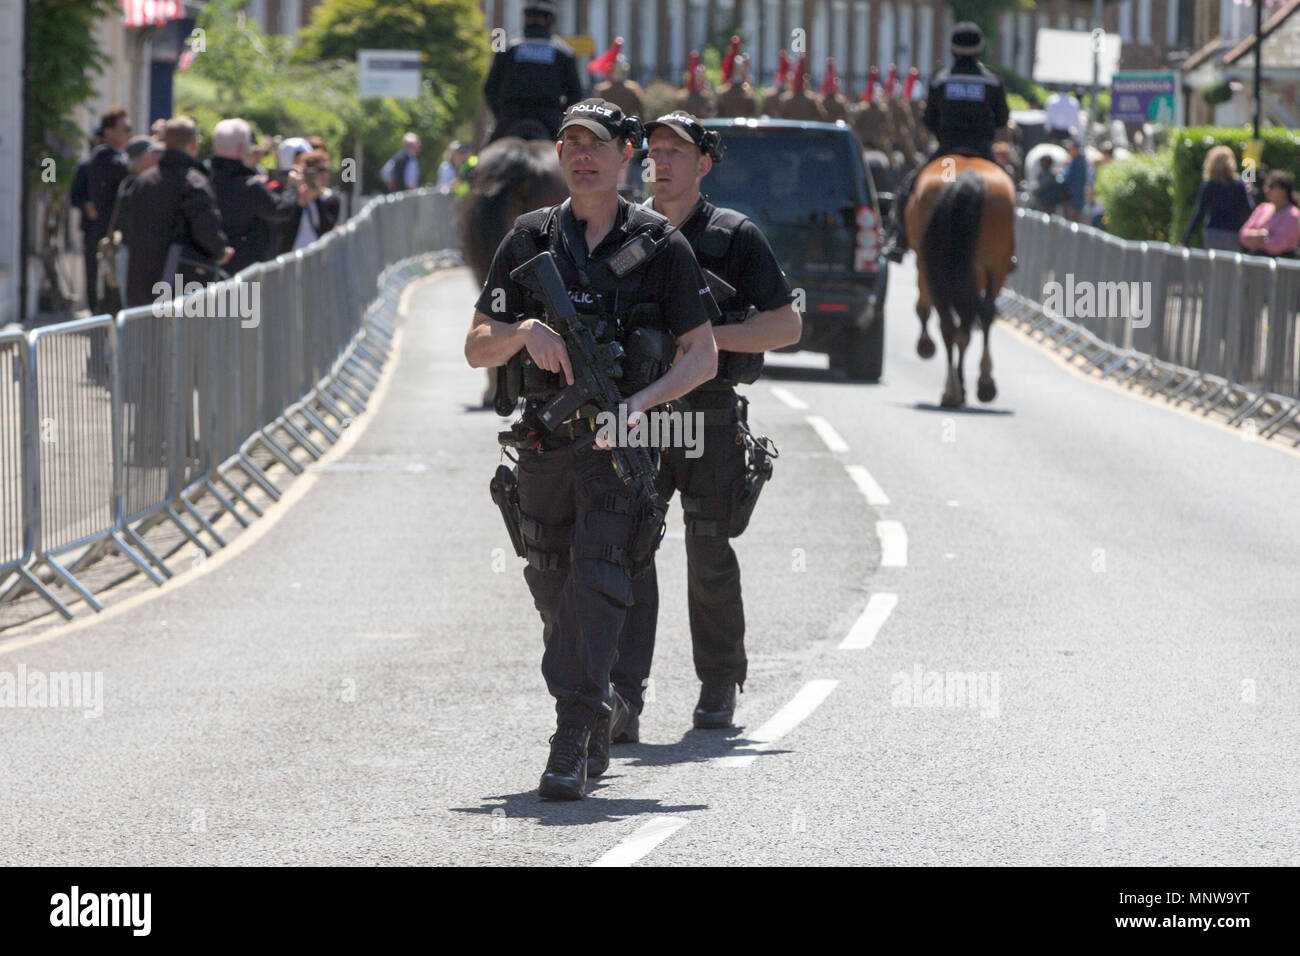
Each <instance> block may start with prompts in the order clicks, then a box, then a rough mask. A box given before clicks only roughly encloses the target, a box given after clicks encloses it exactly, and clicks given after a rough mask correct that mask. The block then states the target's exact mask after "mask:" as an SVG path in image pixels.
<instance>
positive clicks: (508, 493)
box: [489, 465, 526, 558]
mask: <svg viewBox="0 0 1300 956" xmlns="http://www.w3.org/2000/svg"><path fill="white" fill-rule="evenodd" d="M489 488H490V489H491V492H492V500H493V501H495V502H496V505H497V507H498V508H500V509H501V517H502V519H503V520H504V521H505V523H506V532H507V533H508V534H509V535H510V543H511V544H512V545H514V547H515V554H517V555H519V557H521V558H522V557H525V556H526V555H525V552H524V535H523V531H522V530H521V529H520V524H521V522H522V520H523V515H522V514H521V512H520V510H519V482H518V480H517V479H516V478H515V473H514V470H513V469H511V468H508V467H506V466H505V465H498V466H497V472H496V474H495V475H493V476H492V483H491V484H490V485H489Z"/></svg>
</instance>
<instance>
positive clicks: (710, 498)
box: [612, 389, 748, 714]
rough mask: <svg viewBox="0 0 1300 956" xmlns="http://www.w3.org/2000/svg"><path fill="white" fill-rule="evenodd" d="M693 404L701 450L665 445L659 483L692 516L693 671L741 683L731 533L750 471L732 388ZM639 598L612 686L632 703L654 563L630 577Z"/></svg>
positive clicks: (654, 586)
mask: <svg viewBox="0 0 1300 956" xmlns="http://www.w3.org/2000/svg"><path fill="white" fill-rule="evenodd" d="M689 401H690V403H691V406H692V411H700V412H702V413H703V414H704V416H705V418H704V433H703V443H702V445H701V448H700V450H701V452H702V454H701V455H700V456H699V457H698V458H688V457H687V455H686V452H687V451H688V450H689V449H684V448H669V449H667V450H666V451H664V452H663V453H662V464H661V466H660V469H659V491H660V493H661V494H662V495H663V498H664V500H665V501H667V500H668V499H669V498H671V497H672V493H673V492H674V491H680V492H681V496H682V510H683V512H684V515H685V518H686V580H687V585H686V603H687V611H688V613H689V616H690V623H691V645H692V649H693V651H694V657H695V674H696V676H697V677H699V679H700V680H701V681H707V682H719V683H725V682H726V681H733V682H735V683H737V684H743V683H744V681H745V676H746V672H747V666H748V662H747V659H746V657H745V606H744V603H743V601H742V600H741V593H740V562H739V561H738V560H737V558H736V552H735V550H734V549H733V548H732V547H731V540H730V537H729V534H728V530H729V526H730V523H731V513H732V507H733V505H732V502H733V495H734V492H735V486H736V484H737V482H742V481H743V480H744V477H745V449H744V446H743V445H741V444H740V443H739V442H737V440H736V439H737V436H738V429H737V424H736V422H737V413H736V403H737V397H736V393H735V391H734V390H733V389H723V390H716V391H715V390H710V391H705V392H700V393H695V394H692V395H691V396H690V398H689ZM632 594H633V604H632V608H631V610H629V612H628V615H627V623H626V625H625V626H624V628H623V633H622V634H621V635H620V637H619V644H618V660H617V662H616V663H615V665H614V671H613V675H612V677H613V681H614V687H615V689H616V690H617V691H618V692H619V694H620V695H622V696H623V697H624V698H626V699H627V701H628V702H629V703H630V704H631V705H632V709H633V712H634V713H638V714H639V713H640V712H641V709H642V707H643V706H644V691H645V687H646V684H647V682H648V680H649V677H650V665H651V661H652V659H653V657H654V645H655V631H656V628H657V625H658V619H659V585H658V580H657V578H656V575H655V568H654V565H651V567H650V570H648V571H647V572H646V573H645V574H644V575H643V576H642V577H640V578H638V579H637V580H635V581H633V582H632Z"/></svg>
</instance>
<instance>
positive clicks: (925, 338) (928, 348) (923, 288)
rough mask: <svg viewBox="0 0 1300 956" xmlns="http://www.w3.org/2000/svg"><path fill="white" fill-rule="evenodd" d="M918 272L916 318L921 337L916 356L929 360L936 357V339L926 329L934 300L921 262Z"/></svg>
mask: <svg viewBox="0 0 1300 956" xmlns="http://www.w3.org/2000/svg"><path fill="white" fill-rule="evenodd" d="M917 272H918V275H917V279H916V289H917V294H916V317H917V318H918V319H920V320H921V337H920V338H919V339H917V340H916V354H917V355H919V356H921V358H923V359H928V358H933V357H934V339H932V338H930V330H929V329H928V328H927V327H926V323H927V322H928V320H929V318H930V308H931V303H932V300H931V298H930V287H929V284H928V283H927V282H926V281H925V267H924V266H923V265H922V264H921V263H920V262H919V261H918V262H917Z"/></svg>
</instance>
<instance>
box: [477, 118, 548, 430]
mask: <svg viewBox="0 0 1300 956" xmlns="http://www.w3.org/2000/svg"><path fill="white" fill-rule="evenodd" d="M469 187H470V190H469V195H468V196H466V197H465V201H464V203H463V204H462V207H461V215H460V247H461V253H462V254H463V255H464V258H465V262H466V263H467V264H468V265H469V267H470V269H471V270H472V271H473V273H474V281H475V282H477V283H478V285H479V286H482V285H483V283H484V282H486V281H487V274H488V269H489V268H490V267H491V265H492V256H493V254H494V253H495V252H496V251H497V246H499V245H500V244H501V240H502V239H504V238H505V236H506V233H507V232H509V231H510V227H511V225H512V224H513V223H514V221H515V220H516V219H518V218H519V217H520V216H522V215H523V214H524V213H526V212H531V211H532V210H534V209H540V208H541V207H542V206H554V205H555V204H556V203H559V202H563V201H564V199H565V197H566V196H568V195H569V190H568V187H567V186H565V185H564V177H563V176H562V175H561V174H560V163H559V160H558V158H557V157H556V155H555V143H554V142H552V141H551V140H549V139H535V140H522V139H519V138H517V137H514V136H507V137H505V138H503V139H499V140H497V141H496V142H495V143H492V144H491V145H489V146H486V147H484V149H483V151H482V152H481V153H479V155H478V163H477V165H475V166H474V169H473V170H472V171H471V172H470V175H469ZM495 391H496V370H495V369H488V370H487V391H486V392H485V393H484V396H483V404H484V405H489V404H491V402H492V396H493V394H494V393H495Z"/></svg>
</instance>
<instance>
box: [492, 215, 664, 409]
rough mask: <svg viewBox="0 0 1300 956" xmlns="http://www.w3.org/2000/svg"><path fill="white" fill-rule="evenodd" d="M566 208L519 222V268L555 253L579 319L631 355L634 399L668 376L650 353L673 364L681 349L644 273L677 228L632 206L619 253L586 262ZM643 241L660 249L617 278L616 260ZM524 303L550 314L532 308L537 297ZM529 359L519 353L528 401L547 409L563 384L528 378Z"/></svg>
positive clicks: (545, 375)
mask: <svg viewBox="0 0 1300 956" xmlns="http://www.w3.org/2000/svg"><path fill="white" fill-rule="evenodd" d="M566 204H567V200H566V202H565V204H561V205H560V206H554V207H552V208H550V209H538V210H534V211H533V212H530V213H526V214H524V215H523V216H520V217H519V218H518V219H517V220H515V227H514V232H513V234H512V235H511V238H510V243H511V251H512V252H513V253H514V258H515V259H516V261H517V262H519V263H521V264H522V263H523V262H526V261H527V260H528V259H531V258H532V257H533V256H535V255H537V254H538V253H539V252H542V251H549V252H550V253H551V254H552V255H553V256H554V257H555V264H556V267H557V268H558V269H559V271H560V276H561V278H563V280H564V284H565V288H566V289H567V290H568V291H569V298H570V300H571V301H572V302H573V307H574V310H575V311H576V312H577V313H578V316H579V317H580V318H581V319H582V321H583V322H585V323H587V325H588V328H590V329H591V330H592V331H593V332H594V334H595V336H596V338H597V340H598V341H600V342H611V341H617V342H618V343H619V344H620V345H622V346H623V348H624V351H625V352H626V353H627V359H625V361H624V369H623V370H624V372H625V382H624V383H623V390H624V394H625V395H630V394H632V393H633V392H635V391H638V390H639V388H641V387H644V385H646V384H648V381H647V378H648V380H649V381H652V380H653V379H655V378H658V377H659V375H660V374H662V370H656V368H655V364H656V363H655V362H654V361H652V360H651V353H653V354H654V355H662V353H663V352H664V351H666V352H667V359H668V360H671V358H672V354H673V350H674V348H675V343H674V341H673V338H672V335H671V333H670V332H669V331H668V326H667V324H666V323H665V322H664V318H663V315H662V314H661V312H660V307H659V299H660V297H661V295H662V290H660V289H657V288H655V287H653V286H652V285H650V283H649V282H647V280H646V270H645V268H644V267H645V266H646V265H647V264H648V263H649V261H650V260H651V259H652V258H653V257H654V256H655V255H657V254H658V252H659V251H662V249H663V246H664V243H665V240H666V238H667V235H668V233H669V232H670V231H671V230H672V224H671V223H670V222H669V221H668V220H667V219H666V218H665V217H663V216H661V215H659V214H658V213H656V212H654V211H653V210H649V209H643V208H641V207H640V206H637V205H635V204H629V205H628V213H627V215H628V219H627V234H628V238H627V239H626V240H625V241H624V242H623V244H622V245H620V246H619V248H618V249H616V250H615V251H614V252H612V253H610V254H608V255H602V256H601V257H600V258H599V259H597V260H594V261H587V260H586V253H587V248H586V240H585V237H583V236H582V235H581V234H579V233H577V230H571V234H569V235H566V230H565V229H564V221H565V217H564V216H563V215H562V210H563V209H564V206H565V205H566ZM642 236H644V237H646V238H647V239H649V240H650V242H651V243H654V244H655V247H654V251H652V252H650V253H649V254H648V255H647V256H646V257H645V258H644V259H642V260H640V261H636V262H635V264H634V265H633V266H632V268H631V269H630V271H628V272H626V274H624V275H623V276H622V277H619V276H618V275H616V274H615V272H614V271H613V270H612V268H611V263H612V262H614V261H615V260H618V259H619V256H620V254H621V253H624V252H625V250H626V251H628V253H629V254H631V251H632V250H634V249H635V248H636V247H637V245H638V243H639V240H640V238H641V237H642ZM525 299H526V300H528V301H529V305H530V310H529V311H530V314H532V315H544V314H545V313H544V310H543V307H542V304H541V303H540V302H536V301H532V297H531V295H529V294H528V293H525ZM525 352H526V350H524V351H521V353H520V355H521V359H522V361H523V362H524V370H523V392H522V394H523V395H524V397H525V398H529V399H534V398H536V399H540V400H543V401H545V400H546V399H549V398H550V397H551V396H553V395H554V394H555V393H556V392H557V391H559V389H560V388H561V387H562V386H563V385H564V381H563V376H561V375H559V374H558V373H554V372H546V371H544V370H541V369H536V368H534V369H532V370H531V371H530V370H529V367H528V366H529V365H530V364H531V363H530V361H529V360H528V358H527V355H526V354H525ZM665 367H666V365H665Z"/></svg>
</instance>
